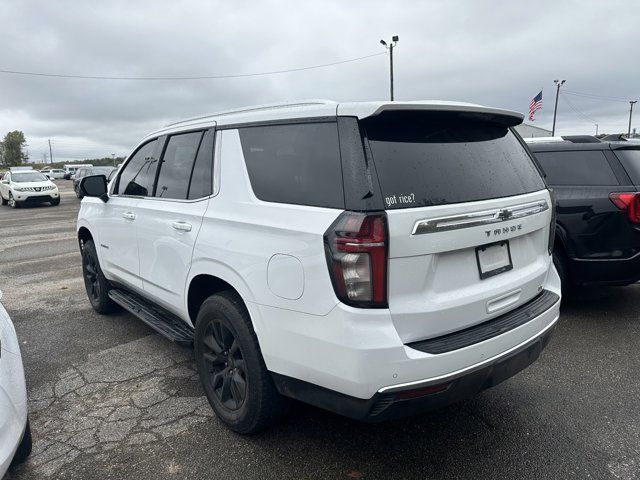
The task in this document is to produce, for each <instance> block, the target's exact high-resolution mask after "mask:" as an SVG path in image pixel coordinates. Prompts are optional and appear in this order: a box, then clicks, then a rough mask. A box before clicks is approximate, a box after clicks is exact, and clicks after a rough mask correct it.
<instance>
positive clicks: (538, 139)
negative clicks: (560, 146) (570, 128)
mask: <svg viewBox="0 0 640 480" xmlns="http://www.w3.org/2000/svg"><path fill="white" fill-rule="evenodd" d="M524 141H525V142H527V143H551V142H564V141H565V140H564V138H562V137H532V138H525V139H524Z"/></svg>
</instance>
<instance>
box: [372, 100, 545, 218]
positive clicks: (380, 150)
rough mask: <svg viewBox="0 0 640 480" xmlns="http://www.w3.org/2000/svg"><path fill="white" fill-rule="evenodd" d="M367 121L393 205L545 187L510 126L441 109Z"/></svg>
mask: <svg viewBox="0 0 640 480" xmlns="http://www.w3.org/2000/svg"><path fill="white" fill-rule="evenodd" d="M362 125H363V126H364V128H365V131H366V134H367V136H368V138H369V145H370V147H371V153H372V155H373V160H374V163H375V166H376V170H377V172H378V177H379V180H380V187H381V188H382V193H383V196H384V200H385V205H386V207H387V208H389V209H395V208H410V207H422V206H429V205H441V204H447V203H459V202H471V201H475V200H485V199H489V198H498V197H508V196H512V195H520V194H523V193H528V192H534V191H537V190H540V189H543V188H545V187H544V182H543V181H542V178H541V177H540V173H539V172H538V170H537V168H536V167H535V165H534V163H533V161H532V159H531V158H530V157H529V155H528V154H527V151H526V150H525V149H524V148H523V146H522V144H521V143H520V142H519V141H518V139H517V138H516V137H515V135H514V134H513V133H512V132H511V131H510V130H509V128H508V127H507V126H505V125H501V124H498V123H489V122H488V121H486V120H482V119H477V118H475V117H471V116H464V115H459V114H450V113H442V112H439V113H415V114H414V113H408V112H389V113H386V114H385V113H383V114H381V115H378V116H375V117H371V118H370V119H367V120H364V121H363V122H362Z"/></svg>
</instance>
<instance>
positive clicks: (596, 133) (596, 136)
mask: <svg viewBox="0 0 640 480" xmlns="http://www.w3.org/2000/svg"><path fill="white" fill-rule="evenodd" d="M595 125H596V137H597V136H598V124H597V123H596V124H595Z"/></svg>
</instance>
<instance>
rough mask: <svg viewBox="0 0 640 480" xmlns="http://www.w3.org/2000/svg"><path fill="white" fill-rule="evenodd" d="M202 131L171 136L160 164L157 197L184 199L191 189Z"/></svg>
mask: <svg viewBox="0 0 640 480" xmlns="http://www.w3.org/2000/svg"><path fill="white" fill-rule="evenodd" d="M201 139H202V132H192V133H183V134H179V135H172V136H170V137H169V143H167V148H166V149H165V151H164V155H163V157H162V162H161V166H160V175H159V176H158V183H157V187H156V194H155V195H156V197H162V198H176V199H181V200H184V199H186V198H187V194H188V191H189V179H190V178H191V170H193V162H194V161H195V159H196V154H197V153H198V147H199V145H200V140H201Z"/></svg>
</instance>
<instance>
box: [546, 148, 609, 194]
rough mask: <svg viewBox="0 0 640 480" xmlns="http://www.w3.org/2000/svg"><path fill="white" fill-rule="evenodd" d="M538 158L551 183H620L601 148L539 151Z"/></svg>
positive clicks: (592, 184) (590, 184) (566, 184)
mask: <svg viewBox="0 0 640 480" xmlns="http://www.w3.org/2000/svg"><path fill="white" fill-rule="evenodd" d="M536 158H537V159H538V162H539V163H540V166H541V167H542V169H543V170H544V172H545V173H546V175H547V183H548V184H549V185H565V186H571V185H580V186H598V185H618V179H617V178H616V175H615V173H614V172H613V170H612V169H611V166H610V165H609V162H608V161H607V157H605V155H604V152H602V151H601V150H592V151H578V152H576V151H573V152H568V151H565V152H538V153H536Z"/></svg>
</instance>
